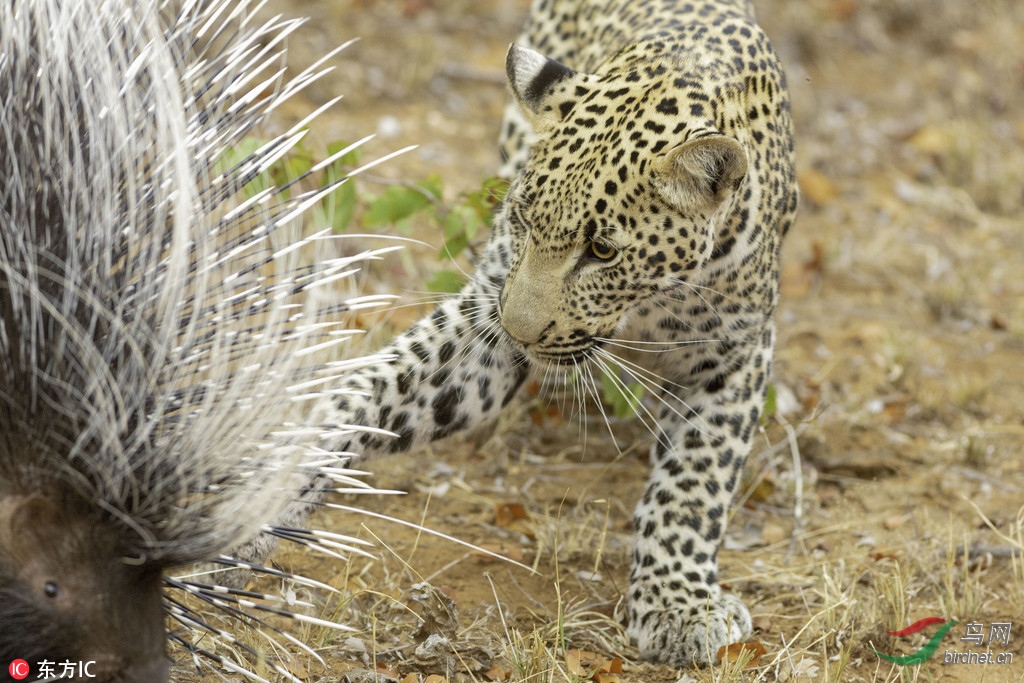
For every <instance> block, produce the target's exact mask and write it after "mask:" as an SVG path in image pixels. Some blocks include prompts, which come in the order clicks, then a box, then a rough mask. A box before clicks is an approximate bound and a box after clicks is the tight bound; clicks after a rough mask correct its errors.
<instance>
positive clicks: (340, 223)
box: [320, 178, 357, 232]
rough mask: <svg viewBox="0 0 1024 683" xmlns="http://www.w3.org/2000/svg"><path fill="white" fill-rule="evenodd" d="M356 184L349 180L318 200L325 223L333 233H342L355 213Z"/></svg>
mask: <svg viewBox="0 0 1024 683" xmlns="http://www.w3.org/2000/svg"><path fill="white" fill-rule="evenodd" d="M356 199H357V196H356V184H355V182H354V181H353V180H352V179H351V178H350V179H348V180H347V181H345V182H343V183H342V184H341V185H339V186H338V187H337V188H336V189H334V190H332V191H331V192H330V193H329V194H327V195H325V196H324V197H323V199H321V200H320V203H321V206H322V207H323V210H324V214H325V215H326V216H327V222H329V223H330V224H331V227H332V228H334V231H335V232H343V231H344V230H345V228H347V227H348V224H349V223H350V222H351V221H352V216H353V214H355V212H356Z"/></svg>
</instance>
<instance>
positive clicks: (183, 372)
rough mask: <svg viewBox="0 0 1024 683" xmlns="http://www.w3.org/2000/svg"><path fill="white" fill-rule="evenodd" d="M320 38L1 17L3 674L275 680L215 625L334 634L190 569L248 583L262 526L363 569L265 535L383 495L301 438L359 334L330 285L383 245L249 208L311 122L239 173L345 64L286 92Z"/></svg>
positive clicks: (65, 4)
mask: <svg viewBox="0 0 1024 683" xmlns="http://www.w3.org/2000/svg"><path fill="white" fill-rule="evenodd" d="M298 24H299V22H296V21H288V20H282V19H280V18H274V19H271V20H269V21H267V22H265V23H262V24H260V25H258V26H257V25H255V24H253V23H251V13H250V8H249V7H248V3H247V2H245V0H208V1H203V0H185V1H184V2H181V3H175V2H159V3H157V2H147V1H146V0H137V1H136V0H109V1H105V2H100V1H96V2H91V1H87V0H13V2H7V3H3V4H2V6H0V664H2V665H3V666H7V663H8V662H10V661H11V660H13V659H15V658H21V659H25V660H27V661H28V663H29V664H30V665H31V666H32V667H36V666H37V665H38V663H39V662H40V661H43V660H48V661H51V662H55V663H60V662H63V661H76V662H91V664H89V667H90V668H89V670H88V674H89V675H90V676H91V677H90V678H89V679H88V680H92V681H96V682H97V683H103V682H105V681H109V682H115V681H116V682H118V683H128V682H140V683H142V682H145V683H154V682H157V683H159V682H160V681H166V680H167V678H168V669H169V662H170V659H169V657H168V654H167V650H168V647H167V646H168V643H177V644H178V645H180V646H181V647H182V649H183V650H184V652H186V653H190V654H191V658H192V659H193V660H194V662H195V663H196V664H197V665H199V664H201V663H202V662H203V661H207V662H208V663H209V662H212V663H214V665H215V666H218V667H220V668H222V669H225V670H228V671H234V672H241V673H244V674H245V675H246V676H247V677H249V678H253V679H256V680H262V679H260V678H259V677H258V676H256V675H255V674H253V673H252V672H251V671H249V670H248V669H247V666H248V665H247V664H246V663H245V661H240V660H239V659H238V658H236V657H234V656H233V655H232V654H230V652H237V651H239V650H241V651H245V652H246V653H247V656H249V655H255V654H256V653H255V652H254V651H253V650H252V649H251V648H249V647H248V646H245V645H243V644H241V643H239V642H238V641H237V639H236V638H235V633H234V632H233V631H232V629H231V627H230V626H229V627H224V626H218V625H217V624H215V623H213V621H211V620H210V619H208V618H206V616H205V609H211V610H213V612H214V613H217V612H219V614H220V616H219V617H218V619H226V620H227V621H228V623H229V624H230V623H232V620H233V619H237V621H236V622H234V623H238V624H249V625H255V627H256V628H257V629H258V630H259V632H260V635H261V636H263V637H266V638H269V639H272V640H275V639H276V640H279V641H282V642H286V643H290V644H292V645H294V644H295V642H296V641H295V639H294V638H292V637H291V636H290V635H287V634H285V633H283V632H281V631H277V630H276V629H275V628H274V627H273V626H272V625H270V624H269V623H267V622H266V621H261V620H259V617H258V615H259V613H260V612H261V611H262V612H264V613H268V614H280V613H287V614H292V615H293V616H294V618H298V619H305V620H310V621H315V622H317V623H320V622H319V621H318V620H316V619H315V618H313V617H309V616H305V615H303V614H301V613H298V612H297V610H296V607H295V606H294V605H286V604H281V601H280V600H276V599H275V598H274V597H273V596H270V595H262V594H260V593H258V592H253V591H245V590H240V589H229V588H224V587H218V586H216V585H215V583H204V582H202V581H201V580H198V579H195V580H184V579H175V578H170V577H168V575H167V572H168V570H171V569H173V568H176V567H179V566H181V565H185V564H187V563H191V562H195V561H201V560H211V559H214V560H215V561H217V562H220V563H222V564H224V565H226V566H247V565H244V563H242V564H240V563H237V562H235V561H233V560H231V559H230V558H228V557H226V556H223V555H222V553H225V552H226V551H228V550H229V549H230V548H231V547H232V545H234V544H237V543H238V542H239V540H240V539H244V538H248V537H251V536H252V535H254V534H256V533H257V532H259V531H261V530H262V531H269V532H271V533H275V534H276V535H277V536H278V537H283V538H288V539H289V540H294V541H297V542H300V543H303V544H307V545H311V546H314V547H318V548H320V549H321V550H324V551H325V552H328V553H335V552H338V551H344V550H346V547H347V545H348V541H347V540H346V539H344V538H342V537H335V536H333V535H326V534H317V533H315V532H313V531H310V530H302V529H280V530H276V531H275V530H273V529H270V528H269V526H268V525H269V524H270V522H271V520H273V519H274V518H275V516H276V515H277V513H278V512H279V511H280V510H281V509H282V508H283V507H284V506H285V505H287V504H288V502H289V501H290V500H291V499H293V498H294V497H295V496H296V495H297V494H296V490H297V489H298V488H301V487H302V486H303V485H304V482H308V481H309V480H310V473H311V472H313V473H315V474H316V475H317V476H320V477H327V478H329V479H331V480H333V481H334V482H335V485H336V486H338V487H342V488H361V489H364V490H365V489H369V488H370V487H369V486H368V485H367V484H365V483H364V482H363V481H362V480H361V479H359V478H358V475H359V473H358V472H352V471H350V470H347V469H346V460H345V458H344V455H343V454H336V453H330V452H326V451H324V450H322V448H321V443H322V439H321V437H322V436H323V434H322V430H321V429H319V428H315V427H311V426H308V425H304V424H302V422H301V420H300V419H299V417H298V416H299V415H300V414H301V405H302V400H301V399H302V398H303V395H304V394H303V390H301V389H298V387H302V386H304V384H305V383H308V382H310V381H314V382H315V378H316V377H317V376H318V373H320V374H322V373H323V372H324V368H325V367H328V368H329V367H330V365H329V364H326V365H325V363H326V361H325V358H326V357H327V356H328V355H329V353H330V347H332V346H333V345H334V344H335V343H337V342H340V341H343V340H344V339H345V337H346V334H347V333H346V332H345V331H344V330H343V329H341V328H339V327H338V326H337V325H335V324H334V323H333V322H332V320H333V319H332V318H331V317H330V315H328V314H333V313H337V312H339V311H343V310H344V309H345V308H346V305H344V304H339V303H338V301H336V300H335V301H332V300H331V298H332V296H337V293H336V291H335V290H334V289H332V286H331V285H332V283H333V282H334V281H335V280H337V279H344V278H345V277H346V276H347V275H348V274H350V273H351V272H353V270H354V269H356V268H357V267H358V265H359V263H361V262H362V261H364V260H366V259H369V258H373V257H374V256H376V253H374V252H367V253H362V254H359V255H357V256H353V257H333V258H332V257H328V256H324V254H325V253H327V252H325V250H324V249H323V243H324V242H325V241H327V240H329V239H330V238H331V235H330V234H329V233H327V232H320V233H316V234H314V235H312V236H306V237H302V233H301V219H302V217H303V215H304V213H305V212H306V211H307V210H308V209H309V208H310V207H312V206H314V205H315V204H316V203H317V202H318V201H319V200H320V198H321V197H322V196H323V195H324V194H325V193H326V192H329V191H330V190H331V189H333V188H332V187H328V188H324V189H321V190H313V191H305V192H304V191H302V190H301V189H300V185H299V184H298V183H289V184H287V185H283V186H275V185H273V184H270V185H269V186H268V187H266V188H265V189H262V190H258V191H257V190H251V191H250V193H249V195H246V193H244V192H243V188H245V187H246V186H247V185H249V184H250V183H251V182H252V181H254V180H256V179H259V178H265V177H266V176H267V173H266V172H267V170H268V169H269V168H270V167H271V166H272V165H273V164H274V163H275V161H277V160H279V159H280V158H281V157H282V156H283V155H285V154H286V153H288V151H289V150H291V149H292V148H293V146H294V145H295V144H296V143H297V142H298V141H299V140H300V139H301V137H302V136H303V134H304V127H305V125H306V124H307V123H308V119H307V121H304V122H302V123H301V124H298V125H296V126H295V127H293V128H292V129H291V130H289V131H287V132H285V133H284V134H282V135H279V136H276V137H274V138H272V139H270V140H269V141H267V142H265V143H264V144H262V145H261V146H260V147H259V148H258V149H256V150H255V151H253V152H252V153H251V154H248V155H247V156H245V157H244V158H241V159H239V158H235V159H233V161H232V162H231V163H227V162H226V161H225V159H227V158H231V157H230V154H229V152H231V151H232V150H234V149H236V148H237V147H239V146H240V144H241V143H242V142H243V141H245V140H247V139H248V138H249V136H252V135H254V133H255V132H256V129H257V127H258V126H259V125H260V124H261V123H263V122H264V120H265V119H266V117H267V116H268V115H269V114H270V113H271V112H272V111H273V110H274V109H275V108H277V107H278V106H279V105H280V104H281V103H282V102H284V101H285V100H287V99H288V98H289V97H291V96H292V95H294V94H295V93H296V92H298V91H300V90H301V89H302V88H304V87H305V86H306V85H308V84H309V83H311V82H312V81H314V80H315V79H316V78H317V77H318V76H319V75H320V74H321V73H323V72H324V67H323V64H324V63H325V61H326V60H328V59H330V57H331V56H333V54H334V53H333V52H332V53H330V54H328V55H325V56H324V58H323V59H322V60H321V61H320V62H318V64H316V65H314V66H312V67H311V68H310V69H308V70H306V71H304V72H302V73H301V74H299V75H298V76H296V77H294V78H292V79H290V80H286V79H285V77H284V75H283V62H282V58H283V47H282V44H283V41H284V39H285V38H286V37H287V36H288V35H289V34H290V33H291V32H292V31H294V29H295V28H296V27H297V26H298ZM317 113H318V112H317ZM314 116H315V114H314ZM357 144H358V143H357ZM346 151H347V150H346ZM341 155H342V153H339V154H338V155H334V156H333V157H332V158H331V159H328V160H326V161H325V162H324V164H323V165H326V164H328V163H332V162H333V161H334V160H336V159H338V158H340V156H341ZM375 163H376V162H375ZM323 165H321V166H319V167H317V168H316V169H314V171H316V170H318V169H319V168H322V167H323ZM340 182H344V179H342V180H341V181H340ZM251 187H252V186H251V185H250V188H251ZM310 254H314V255H315V256H316V258H314V259H313V260H312V262H311V258H310ZM374 303H378V301H377V300H374V299H373V298H369V299H367V298H362V299H359V300H357V301H356V305H358V306H365V305H372V304H374ZM348 307H349V308H351V306H348ZM325 311H326V313H325ZM381 360H383V359H382V358H380V357H377V356H369V357H365V358H362V359H354V360H349V361H347V363H348V365H345V366H343V368H351V367H355V366H358V365H359V364H360V363H373V362H380V361H381ZM339 371H343V369H342V370H339ZM257 569H261V570H262V571H264V572H266V573H269V574H270V575H271V576H276V577H279V578H287V579H289V580H292V581H297V582H300V583H303V584H304V585H306V586H311V587H316V588H320V589H327V587H326V586H324V585H323V584H319V583H317V582H315V581H312V580H307V579H303V578H302V577H294V576H290V575H287V574H285V573H283V572H279V571H276V570H273V569H268V568H257ZM185 596H189V597H187V598H186V597H185ZM197 601H198V602H199V603H202V604H204V605H205V607H204V612H203V613H201V612H199V611H197V608H196V607H194V606H193V605H195V604H196V602H197ZM299 607H301V605H299ZM168 615H169V616H170V622H169V623H170V625H171V626H170V629H169V630H168V625H167V622H166V621H165V620H166V617H167V616H168ZM247 615H249V616H247ZM218 623H220V622H218ZM200 641H202V642H200ZM197 643H198V644H197ZM220 646H224V648H223V649H221V647H220ZM175 651H176V653H177V655H179V656H180V654H181V649H176V650H175ZM307 651H309V650H308V649H307ZM225 652H228V654H225ZM186 659H187V657H186ZM242 659H243V660H244V657H243V658H242ZM273 666H274V667H275V668H276V670H277V672H278V673H280V674H282V675H284V676H286V677H288V678H290V679H291V680H297V679H295V678H294V677H293V676H291V674H289V673H288V672H287V671H286V670H285V669H284V668H283V667H282V666H280V665H276V664H275V665H273ZM35 673H36V672H35V671H33V675H34V674H35ZM58 673H59V669H58Z"/></svg>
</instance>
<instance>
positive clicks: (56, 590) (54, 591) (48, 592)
mask: <svg viewBox="0 0 1024 683" xmlns="http://www.w3.org/2000/svg"><path fill="white" fill-rule="evenodd" d="M43 595H45V596H46V597H48V598H56V597H57V596H59V595H60V586H58V585H57V584H56V583H55V582H53V581H47V582H46V583H45V584H43Z"/></svg>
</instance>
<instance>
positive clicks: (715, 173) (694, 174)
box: [653, 133, 747, 212]
mask: <svg viewBox="0 0 1024 683" xmlns="http://www.w3.org/2000/svg"><path fill="white" fill-rule="evenodd" d="M653 170H654V176H655V182H656V184H657V186H658V189H659V190H660V191H661V194H662V196H663V197H665V199H666V200H668V201H669V202H670V203H671V204H673V205H674V206H676V207H678V208H680V209H682V210H684V211H686V210H693V209H704V210H709V211H711V212H713V211H715V210H716V209H717V208H718V207H719V206H720V205H721V204H722V202H724V201H725V200H726V199H727V198H728V197H729V196H730V195H732V193H733V192H735V191H736V190H737V189H738V188H739V186H740V183H741V182H742V180H743V178H744V177H745V176H746V175H747V153H746V152H745V151H744V150H743V147H742V146H741V145H740V143H738V142H737V141H736V140H735V139H733V138H731V137H729V136H727V135H722V134H720V133H714V134H711V135H708V136H706V137H702V138H697V139H694V140H687V141H686V142H684V143H682V144H680V145H676V146H675V147H673V148H672V149H670V150H669V151H668V152H666V153H665V155H664V156H662V157H661V158H660V159H658V160H657V161H656V162H655V164H654V168H653Z"/></svg>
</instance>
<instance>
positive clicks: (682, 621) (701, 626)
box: [629, 593, 751, 666]
mask: <svg viewBox="0 0 1024 683" xmlns="http://www.w3.org/2000/svg"><path fill="white" fill-rule="evenodd" d="M632 612H633V611H632V610H631V614H630V623H629V634H630V636H631V637H632V638H633V640H634V641H636V644H637V646H638V647H639V649H640V654H641V655H642V656H643V657H644V658H645V659H650V660H654V661H658V662H664V663H666V664H670V665H672V666H690V665H692V664H697V665H700V666H705V665H707V664H711V663H714V662H715V661H717V659H718V655H717V652H718V649H719V648H720V647H722V646H723V645H729V644H731V643H735V642H737V641H740V640H742V639H743V638H745V637H746V636H748V635H749V634H750V632H751V621H750V612H748V611H747V608H746V607H745V606H744V605H743V602H742V601H741V600H740V599H739V598H738V597H736V596H735V595H731V594H728V593H720V594H719V595H717V596H716V597H714V598H712V599H708V600H704V601H703V602H701V603H700V604H694V605H692V606H690V607H687V606H686V605H678V606H676V608H675V609H671V610H668V609H658V610H650V611H646V612H639V611H638V612H637V613H636V614H633V613H632Z"/></svg>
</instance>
